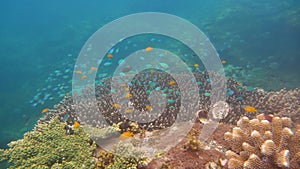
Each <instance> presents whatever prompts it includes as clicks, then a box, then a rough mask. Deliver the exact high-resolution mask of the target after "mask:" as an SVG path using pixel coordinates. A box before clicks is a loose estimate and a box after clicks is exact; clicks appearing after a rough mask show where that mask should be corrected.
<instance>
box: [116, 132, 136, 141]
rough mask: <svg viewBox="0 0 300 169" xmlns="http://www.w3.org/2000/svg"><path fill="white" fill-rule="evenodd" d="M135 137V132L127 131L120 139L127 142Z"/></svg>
mask: <svg viewBox="0 0 300 169" xmlns="http://www.w3.org/2000/svg"><path fill="white" fill-rule="evenodd" d="M132 137H134V134H133V132H131V131H125V132H124V133H122V134H121V135H120V137H119V139H120V140H126V139H129V138H132Z"/></svg>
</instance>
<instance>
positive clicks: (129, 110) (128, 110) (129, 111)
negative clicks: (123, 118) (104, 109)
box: [125, 109, 133, 113]
mask: <svg viewBox="0 0 300 169" xmlns="http://www.w3.org/2000/svg"><path fill="white" fill-rule="evenodd" d="M132 112H133V110H132V109H126V110H125V113H132Z"/></svg>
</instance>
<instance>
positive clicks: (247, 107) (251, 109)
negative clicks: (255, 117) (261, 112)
mask: <svg viewBox="0 0 300 169" xmlns="http://www.w3.org/2000/svg"><path fill="white" fill-rule="evenodd" d="M244 110H245V111H246V112H248V113H256V112H257V109H256V108H255V107H253V106H245V107H244Z"/></svg>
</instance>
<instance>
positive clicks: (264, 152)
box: [224, 114, 300, 169]
mask: <svg viewBox="0 0 300 169" xmlns="http://www.w3.org/2000/svg"><path fill="white" fill-rule="evenodd" d="M291 127H292V122H291V119H290V118H286V117H282V118H279V117H273V116H271V115H263V114H260V115H258V116H257V117H256V118H255V119H252V120H249V118H247V117H242V118H241V119H240V120H239V121H238V122H237V127H234V128H233V129H232V132H226V133H225V134H224V137H225V140H226V141H227V142H229V143H230V145H231V150H228V151H227V152H226V157H227V158H228V160H229V161H228V168H229V169H243V168H246V169H256V168H272V169H276V168H292V169H297V168H300V166H299V163H300V156H299V155H300V128H299V127H296V128H295V129H294V130H292V129H291Z"/></svg>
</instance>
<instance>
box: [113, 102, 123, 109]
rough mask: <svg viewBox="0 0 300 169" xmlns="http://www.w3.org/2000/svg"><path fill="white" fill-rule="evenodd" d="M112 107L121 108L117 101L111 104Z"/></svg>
mask: <svg viewBox="0 0 300 169" xmlns="http://www.w3.org/2000/svg"><path fill="white" fill-rule="evenodd" d="M113 107H114V108H121V105H120V104H118V103H115V104H113Z"/></svg>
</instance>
